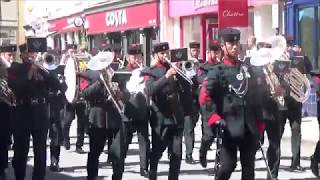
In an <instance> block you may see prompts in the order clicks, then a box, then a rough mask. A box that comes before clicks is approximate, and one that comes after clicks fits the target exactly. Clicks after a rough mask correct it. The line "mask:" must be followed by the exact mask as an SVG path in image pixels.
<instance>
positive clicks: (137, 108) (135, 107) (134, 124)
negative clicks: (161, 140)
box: [114, 44, 150, 177]
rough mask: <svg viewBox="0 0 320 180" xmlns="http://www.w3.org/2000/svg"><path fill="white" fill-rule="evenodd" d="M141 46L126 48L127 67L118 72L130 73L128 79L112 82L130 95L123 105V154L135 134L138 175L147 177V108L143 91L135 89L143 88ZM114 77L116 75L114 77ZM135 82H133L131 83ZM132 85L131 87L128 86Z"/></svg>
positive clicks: (122, 78) (148, 148)
mask: <svg viewBox="0 0 320 180" xmlns="http://www.w3.org/2000/svg"><path fill="white" fill-rule="evenodd" d="M142 61H143V56H142V45H137V44H131V45H130V46H129V47H128V65H127V67H126V68H124V69H122V70H121V71H119V72H132V75H131V77H130V81H128V80H129V79H128V78H127V79H125V78H126V76H125V75H123V76H120V75H119V76H117V77H115V79H114V81H116V82H119V87H120V89H121V90H123V91H128V93H130V94H131V96H130V100H129V101H128V103H127V104H126V105H125V112H124V113H125V115H126V116H127V117H128V118H129V121H128V122H124V126H125V131H124V132H125V140H126V141H125V152H126V154H127V152H128V148H129V144H131V142H132V137H133V133H134V132H137V135H138V143H139V155H140V175H141V176H144V177H148V175H149V172H148V169H149V154H150V140H149V132H148V128H149V126H148V125H149V124H148V121H149V107H148V105H147V100H146V97H145V95H144V92H143V89H141V88H139V87H137V86H139V83H142V85H141V86H140V87H142V88H143V77H140V79H142V82H139V80H138V79H136V78H139V77H135V76H136V75H137V76H140V75H141V70H142V69H141V68H142ZM115 76H116V75H115ZM133 81H135V82H133ZM130 85H132V87H131V86H130ZM139 90H140V91H139Z"/></svg>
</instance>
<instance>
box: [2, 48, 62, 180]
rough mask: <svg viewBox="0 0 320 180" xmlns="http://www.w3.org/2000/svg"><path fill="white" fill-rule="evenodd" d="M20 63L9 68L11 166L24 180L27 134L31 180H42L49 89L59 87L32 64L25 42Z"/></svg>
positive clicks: (39, 67)
mask: <svg viewBox="0 0 320 180" xmlns="http://www.w3.org/2000/svg"><path fill="white" fill-rule="evenodd" d="M19 48H20V52H21V55H20V57H21V59H22V62H23V64H17V63H13V64H12V66H11V68H10V69H9V76H8V77H9V86H10V88H12V90H13V92H14V94H15V96H16V108H15V112H14V113H15V115H14V118H13V123H12V124H13V138H14V156H13V160H12V166H13V168H14V173H15V177H16V179H17V180H23V179H24V178H25V174H26V165H27V159H28V152H29V142H30V135H32V140H33V151H34V169H33V175H32V179H33V180H44V179H45V174H46V154H47V153H46V152H47V150H46V149H47V146H46V140H47V133H48V127H49V117H48V99H47V97H48V93H49V89H59V88H60V83H59V81H58V79H57V78H56V77H54V76H52V75H50V74H49V73H48V72H47V71H46V70H45V69H44V68H43V67H41V66H40V65H36V64H34V53H32V52H28V49H29V48H27V45H26V44H23V45H20V46H19Z"/></svg>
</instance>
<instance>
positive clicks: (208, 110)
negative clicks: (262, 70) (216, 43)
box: [199, 28, 261, 180]
mask: <svg viewBox="0 0 320 180" xmlns="http://www.w3.org/2000/svg"><path fill="white" fill-rule="evenodd" d="M220 33H221V36H222V39H223V41H224V46H223V51H224V57H223V64H219V65H217V66H215V67H214V68H213V69H211V70H210V71H209V73H208V75H207V78H206V79H205V80H204V81H203V83H202V87H201V92H200V98H199V100H200V106H201V108H202V110H203V114H202V115H203V116H204V118H206V119H208V125H209V126H212V125H216V124H218V125H219V126H220V127H221V130H222V131H221V132H222V133H221V134H220V135H221V137H220V138H222V144H221V147H219V149H218V151H219V152H220V154H219V162H218V163H219V164H220V165H219V168H218V169H217V172H216V179H217V180H222V179H223V180H225V179H229V178H230V176H231V174H232V172H233V171H234V169H235V167H236V165H237V151H238V149H239V151H240V162H241V165H242V178H241V179H243V180H244V179H245V180H254V164H255V153H256V146H257V142H258V136H259V127H260V126H261V123H260V121H259V120H258V119H257V117H256V111H255V105H254V103H255V101H256V100H255V99H254V98H250V96H249V95H248V92H249V91H250V89H249V91H248V81H249V78H250V74H249V68H248V67H247V66H245V65H242V64H241V61H239V60H238V52H239V48H240V43H239V40H240V31H239V30H236V29H231V28H227V29H223V30H221V32H220ZM260 120H261V119H260ZM217 158H218V157H217Z"/></svg>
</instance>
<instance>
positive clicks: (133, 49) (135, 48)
mask: <svg viewBox="0 0 320 180" xmlns="http://www.w3.org/2000/svg"><path fill="white" fill-rule="evenodd" d="M128 54H142V47H141V45H140V44H131V45H130V46H129V47H128Z"/></svg>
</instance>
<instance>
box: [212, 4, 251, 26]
mask: <svg viewBox="0 0 320 180" xmlns="http://www.w3.org/2000/svg"><path fill="white" fill-rule="evenodd" d="M218 3H219V5H218V23H219V28H227V27H248V24H249V20H248V0H219V1H218Z"/></svg>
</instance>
